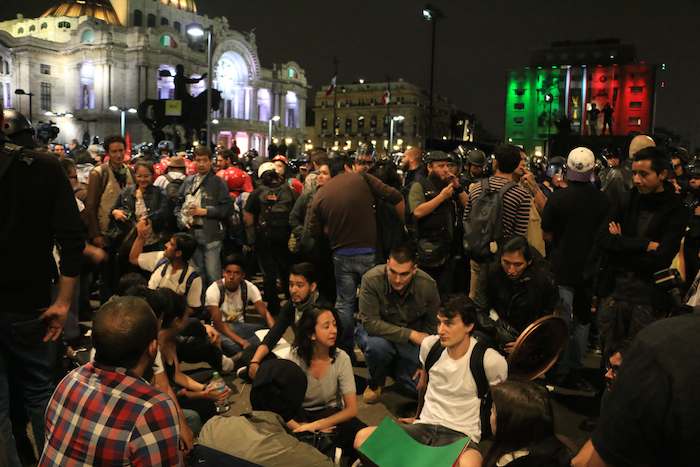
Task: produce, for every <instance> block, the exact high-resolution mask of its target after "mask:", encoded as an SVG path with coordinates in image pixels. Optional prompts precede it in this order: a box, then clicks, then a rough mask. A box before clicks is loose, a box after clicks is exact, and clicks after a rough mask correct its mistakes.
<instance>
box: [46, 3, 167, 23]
mask: <svg viewBox="0 0 700 467" xmlns="http://www.w3.org/2000/svg"><path fill="white" fill-rule="evenodd" d="M162 1H165V0H162ZM41 16H42V17H45V16H54V17H55V16H68V17H71V18H80V17H81V16H91V17H93V18H95V19H99V20H100V21H104V22H105V23H107V24H114V25H117V26H121V22H120V21H119V17H118V16H117V13H116V12H115V11H114V7H112V3H111V2H110V0H66V1H64V2H63V3H60V4H58V5H56V6H53V7H51V8H49V9H48V10H46V11H45V12H44V14H42V15H41Z"/></svg>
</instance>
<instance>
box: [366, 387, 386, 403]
mask: <svg viewBox="0 0 700 467" xmlns="http://www.w3.org/2000/svg"><path fill="white" fill-rule="evenodd" d="M381 397H382V387H381V386H379V387H377V388H376V389H372V388H371V387H369V386H367V387H366V388H365V392H364V393H363V394H362V400H363V401H365V404H370V405H371V404H376V403H377V402H379V399H380V398H381Z"/></svg>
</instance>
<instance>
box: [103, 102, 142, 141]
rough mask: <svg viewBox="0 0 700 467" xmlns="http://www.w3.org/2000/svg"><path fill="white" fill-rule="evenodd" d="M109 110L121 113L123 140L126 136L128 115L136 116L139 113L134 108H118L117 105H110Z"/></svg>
mask: <svg viewBox="0 0 700 467" xmlns="http://www.w3.org/2000/svg"><path fill="white" fill-rule="evenodd" d="M109 110H111V111H112V112H119V113H120V119H119V120H120V123H121V134H122V138H124V137H125V136H126V114H127V113H130V114H135V113H136V112H138V111H137V110H136V109H135V108H133V107H129V108H127V107H117V106H116V105H110V106H109Z"/></svg>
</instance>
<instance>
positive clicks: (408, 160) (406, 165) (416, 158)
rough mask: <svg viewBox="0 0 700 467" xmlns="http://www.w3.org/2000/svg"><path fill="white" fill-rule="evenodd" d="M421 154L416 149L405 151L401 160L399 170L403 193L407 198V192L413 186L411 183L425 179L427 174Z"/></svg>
mask: <svg viewBox="0 0 700 467" xmlns="http://www.w3.org/2000/svg"><path fill="white" fill-rule="evenodd" d="M422 156H423V153H422V152H421V150H420V149H418V148H411V149H407V150H406V152H404V153H403V159H401V170H403V190H402V191H403V193H404V196H407V194H408V192H409V190H410V189H411V187H412V186H413V182H417V181H419V180H420V179H422V178H425V177H426V175H427V173H426V171H425V166H424V165H423V162H422V161H421V158H422Z"/></svg>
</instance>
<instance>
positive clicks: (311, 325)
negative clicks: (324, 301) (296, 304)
mask: <svg viewBox="0 0 700 467" xmlns="http://www.w3.org/2000/svg"><path fill="white" fill-rule="evenodd" d="M326 311H330V312H331V313H333V318H335V324H336V329H337V337H338V338H339V337H340V334H341V327H340V317H339V316H338V312H337V311H335V310H334V309H333V307H326V306H315V307H313V308H311V309H310V310H308V311H305V312H304V313H303V314H302V315H301V318H300V319H299V324H298V325H297V331H296V333H295V335H294V344H293V345H292V348H293V350H294V351H296V353H297V355H299V357H300V358H301V359H302V360H303V361H304V363H306V366H311V358H312V357H313V355H314V341H313V340H312V339H311V337H312V336H313V335H314V332H316V323H317V322H318V317H319V316H321V314H322V313H325V312H326ZM336 353H337V349H336V346H335V345H333V346H332V347H331V348H330V349H328V356H329V357H331V361H333V362H335V356H336Z"/></svg>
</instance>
